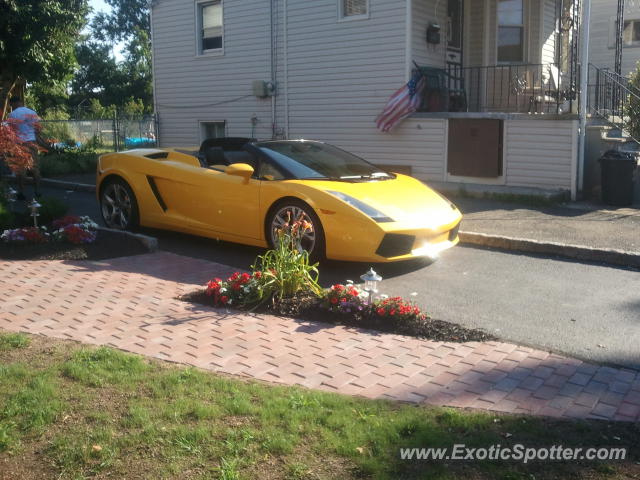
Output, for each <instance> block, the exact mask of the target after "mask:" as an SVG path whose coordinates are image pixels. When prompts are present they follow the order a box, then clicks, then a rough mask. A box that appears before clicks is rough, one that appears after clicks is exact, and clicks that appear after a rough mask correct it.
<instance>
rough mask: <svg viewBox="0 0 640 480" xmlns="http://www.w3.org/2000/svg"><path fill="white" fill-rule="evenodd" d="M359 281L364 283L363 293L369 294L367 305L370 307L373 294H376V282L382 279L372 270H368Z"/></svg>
mask: <svg viewBox="0 0 640 480" xmlns="http://www.w3.org/2000/svg"><path fill="white" fill-rule="evenodd" d="M360 279H361V280H362V281H363V282H364V291H365V292H367V293H368V294H369V305H371V304H372V301H373V294H374V293H378V282H380V281H382V277H381V276H380V275H378V274H377V273H376V272H375V270H374V269H373V268H370V269H369V271H368V272H367V273H365V274H364V275H362V276H361V277H360Z"/></svg>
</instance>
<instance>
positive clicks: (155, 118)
mask: <svg viewBox="0 0 640 480" xmlns="http://www.w3.org/2000/svg"><path fill="white" fill-rule="evenodd" d="M156 4H157V0H149V3H148V5H149V27H150V34H151V38H150V39H149V41H150V42H151V85H152V87H153V121H154V123H155V130H156V146H158V147H159V146H160V121H159V118H158V115H159V112H158V98H157V96H156V91H157V90H156V63H155V57H156V55H155V44H156V43H155V41H154V30H153V7H154V6H155V5H156Z"/></svg>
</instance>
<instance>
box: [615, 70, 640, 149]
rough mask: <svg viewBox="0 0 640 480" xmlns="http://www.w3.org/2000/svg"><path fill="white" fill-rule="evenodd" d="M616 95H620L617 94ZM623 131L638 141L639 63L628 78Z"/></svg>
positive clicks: (639, 125) (639, 137)
mask: <svg viewBox="0 0 640 480" xmlns="http://www.w3.org/2000/svg"><path fill="white" fill-rule="evenodd" d="M618 95H622V93H619V94H618ZM626 100H627V101H626V106H625V116H626V117H627V121H626V122H625V123H626V125H625V130H627V131H628V132H629V134H630V135H631V136H632V137H633V138H634V140H636V141H638V140H640V62H638V64H637V65H636V69H635V70H634V71H633V72H632V73H631V77H630V78H629V98H628V99H626Z"/></svg>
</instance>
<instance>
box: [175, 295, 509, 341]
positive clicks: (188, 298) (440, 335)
mask: <svg viewBox="0 0 640 480" xmlns="http://www.w3.org/2000/svg"><path fill="white" fill-rule="evenodd" d="M180 300H183V301H185V302H192V303H198V304H200V305H206V306H209V307H211V306H213V302H212V299H211V297H209V296H207V295H206V293H205V291H204V290H199V291H196V292H192V293H189V294H186V295H183V296H182V297H180ZM254 312H256V313H270V314H273V315H281V316H285V317H294V318H297V319H300V320H307V321H311V322H327V323H334V324H338V325H347V326H350V327H357V328H366V329H370V330H378V331H380V332H388V333H396V334H400V335H409V336H412V337H419V338H426V339H429V340H434V341H438V342H485V341H490V340H497V338H496V337H494V336H493V335H490V334H488V333H486V332H484V331H482V330H477V329H471V328H466V327H463V326H461V325H458V324H455V323H451V322H446V321H444V320H435V319H432V318H428V319H426V320H423V321H419V320H416V321H415V322H406V321H396V320H394V319H391V318H388V317H386V318H382V317H378V316H377V315H347V314H340V313H335V312H329V311H327V310H325V309H323V308H322V307H321V306H320V303H319V301H318V299H317V298H316V297H315V296H313V295H299V296H296V297H294V298H288V299H283V300H282V301H279V302H273V303H266V304H264V305H262V306H261V307H259V308H258V309H256V310H254Z"/></svg>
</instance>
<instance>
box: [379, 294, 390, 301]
mask: <svg viewBox="0 0 640 480" xmlns="http://www.w3.org/2000/svg"><path fill="white" fill-rule="evenodd" d="M387 298H389V295H385V294H384V293H383V294H382V295H380V299H381V300H386V299H387Z"/></svg>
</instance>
